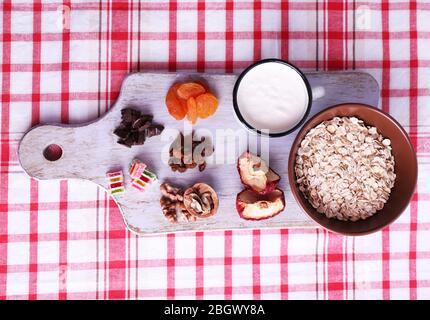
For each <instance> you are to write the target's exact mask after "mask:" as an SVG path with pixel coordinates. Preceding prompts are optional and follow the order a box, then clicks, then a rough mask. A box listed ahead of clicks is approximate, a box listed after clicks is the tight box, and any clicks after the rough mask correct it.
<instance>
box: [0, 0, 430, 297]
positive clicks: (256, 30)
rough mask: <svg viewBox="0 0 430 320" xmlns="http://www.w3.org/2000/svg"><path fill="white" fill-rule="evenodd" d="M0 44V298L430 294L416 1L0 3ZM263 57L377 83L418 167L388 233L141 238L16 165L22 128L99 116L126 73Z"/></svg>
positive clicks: (426, 13)
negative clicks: (350, 72) (359, 74)
mask: <svg viewBox="0 0 430 320" xmlns="http://www.w3.org/2000/svg"><path fill="white" fill-rule="evenodd" d="M0 45H1V47H0V61H1V74H0V87H1V111H0V118H1V128H0V133H1V149H0V157H1V173H0V298H1V299H116V298H119V299H123V298H125V299H136V298H140V299H152V298H162V299H164V298H169V299H171V298H178V299H179V298H185V299H201V298H207V299H231V298H233V299H235V298H236V299H302V298H304V299H382V298H383V299H424V298H427V299H429V298H430V183H429V182H428V181H429V179H430V89H429V84H430V3H429V2H428V1H411V2H409V1H390V2H389V3H388V1H382V3H381V2H380V1H377V0H375V1H359V0H354V1H352V0H349V1H348V0H345V1H323V0H319V1H318V0H309V1H307V0H302V1H276V0H274V1H269V0H267V1H217V0H207V1H193V0H189V1H144V0H140V1H121V2H120V1H104V0H103V1H102V0H100V1H83V0H79V1H78V0H76V1H71V2H70V1H64V2H54V1H43V2H41V1H34V2H32V1H29V0H19V1H18V0H16V1H12V2H11V1H9V0H2V1H1V2H0ZM266 57H281V58H284V59H287V60H290V61H291V62H293V63H295V64H297V65H298V66H299V67H302V68H304V69H308V70H343V69H357V70H364V71H366V72H369V73H371V74H372V75H373V76H374V77H375V78H376V79H377V80H378V82H379V84H380V86H381V100H380V105H379V107H380V108H382V109H383V110H384V111H388V112H389V113H390V114H392V115H393V116H394V117H395V118H396V119H397V120H399V121H400V123H401V124H402V125H403V126H404V127H405V128H406V130H407V131H408V132H409V134H410V137H411V140H412V142H413V144H414V146H415V148H416V150H417V154H418V161H419V179H418V186H417V190H416V193H415V194H414V197H413V200H412V202H411V204H410V206H409V207H408V209H407V210H406V212H405V213H404V214H403V215H402V216H401V218H400V219H398V221H396V222H395V223H394V224H392V225H391V226H390V227H389V228H386V229H385V230H383V231H382V232H378V233H375V234H372V235H369V236H365V237H357V238H353V237H342V236H338V235H334V234H331V233H328V232H326V231H324V230H322V229H289V230H287V229H285V230H276V229H275V230H261V231H259V230H256V231H223V232H196V233H186V234H169V235H162V236H149V237H137V236H135V235H133V234H131V233H130V232H128V231H126V229H125V227H124V223H123V221H122V218H121V215H120V213H119V211H118V209H117V207H116V205H115V204H114V202H113V201H112V200H110V199H109V197H108V196H107V195H106V193H105V192H103V191H102V190H101V189H100V188H98V187H97V186H95V185H93V184H91V183H89V182H85V181H74V180H70V181H39V182H38V181H36V180H33V179H30V178H29V177H28V176H26V174H24V172H23V171H22V169H21V168H20V166H19V163H18V159H17V155H16V151H17V145H18V142H19V139H20V138H21V137H22V135H23V133H24V132H25V131H26V130H28V129H29V128H30V127H31V126H33V125H35V124H37V123H47V122H60V121H61V122H67V123H80V122H83V121H86V120H89V119H95V118H97V117H99V116H100V115H101V114H103V113H104V112H106V110H107V109H108V108H109V107H110V106H111V105H112V103H113V102H114V101H115V99H116V97H117V95H118V91H119V87H120V84H121V81H122V79H123V78H124V76H125V75H126V74H127V73H129V72H130V71H136V70H149V69H156V70H171V71H174V70H183V69H191V70H198V71H205V70H218V71H225V72H234V71H240V70H241V69H243V68H244V67H245V66H247V65H248V64H250V63H251V62H252V61H255V60H258V59H261V58H266ZM287 211H288V209H287Z"/></svg>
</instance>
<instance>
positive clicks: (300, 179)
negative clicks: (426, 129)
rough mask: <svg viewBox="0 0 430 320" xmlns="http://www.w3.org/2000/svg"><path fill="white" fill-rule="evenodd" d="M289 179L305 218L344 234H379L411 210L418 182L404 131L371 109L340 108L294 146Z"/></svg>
mask: <svg viewBox="0 0 430 320" xmlns="http://www.w3.org/2000/svg"><path fill="white" fill-rule="evenodd" d="M288 175H289V182H290V187H291V190H292V193H293V195H294V197H295V199H296V200H297V202H298V203H299V205H300V206H301V207H302V209H303V210H304V211H305V213H306V214H307V215H308V216H309V217H310V218H311V219H313V220H314V221H315V222H317V223H318V224H319V225H321V226H322V227H324V228H326V229H328V230H330V231H333V232H336V233H339V234H344V235H365V234H369V233H372V232H375V231H378V230H380V229H382V228H384V227H386V226H387V225H389V224H390V223H392V222H393V221H394V220H396V219H397V218H398V217H399V216H400V215H401V214H402V212H403V211H404V210H405V209H406V208H407V206H408V204H409V202H410V200H411V198H412V195H413V193H414V189H415V185H416V181H417V159H416V154H415V151H414V148H413V146H412V143H411V141H410V140H409V137H408V135H407V133H406V132H405V131H404V129H403V128H402V126H401V125H400V124H399V123H398V122H397V121H396V120H394V119H393V118H392V117H391V116H389V115H388V114H386V113H384V112H382V111H380V110H378V109H376V108H374V107H371V106H367V105H362V104H342V105H337V106H334V107H330V108H328V109H326V110H324V111H322V112H320V113H318V114H316V115H315V116H314V117H312V118H311V119H310V120H309V121H307V123H306V124H305V125H304V126H303V127H302V129H301V130H300V132H299V133H298V134H297V137H296V139H295V140H294V142H293V145H292V147H291V151H290V156H289V162H288Z"/></svg>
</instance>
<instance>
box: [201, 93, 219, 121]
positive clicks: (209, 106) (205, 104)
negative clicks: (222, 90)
mask: <svg viewBox="0 0 430 320" xmlns="http://www.w3.org/2000/svg"><path fill="white" fill-rule="evenodd" d="M196 105H197V115H198V116H199V118H202V119H206V118H208V117H209V116H211V115H213V114H214V113H215V111H216V110H217V108H218V99H217V98H216V97H215V96H214V95H213V94H212V93H203V94H201V95H199V96H198V97H197V98H196Z"/></svg>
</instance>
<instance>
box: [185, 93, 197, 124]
mask: <svg viewBox="0 0 430 320" xmlns="http://www.w3.org/2000/svg"><path fill="white" fill-rule="evenodd" d="M187 108H188V112H187V119H188V121H189V122H190V123H191V124H195V123H196V122H197V104H196V99H194V98H193V97H191V98H189V99H188V100H187Z"/></svg>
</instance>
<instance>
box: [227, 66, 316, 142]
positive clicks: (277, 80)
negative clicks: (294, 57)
mask: <svg viewBox="0 0 430 320" xmlns="http://www.w3.org/2000/svg"><path fill="white" fill-rule="evenodd" d="M311 105H312V89H311V87H310V85H309V82H308V80H307V79H306V76H305V75H304V74H303V73H302V72H301V71H300V70H299V69H298V68H296V67H295V66H294V65H292V64H291V63H288V62H286V61H284V60H280V59H265V60H261V61H258V62H256V63H254V64H252V65H251V66H249V67H248V68H246V69H245V70H244V71H243V72H242V73H241V74H240V76H239V78H238V79H237V81H236V84H235V86H234V89H233V107H234V111H235V113H236V116H237V117H238V119H239V121H240V122H241V123H242V124H244V125H245V126H246V127H247V128H248V129H250V130H252V131H253V132H256V133H258V134H261V135H268V136H270V137H281V136H285V135H287V134H289V133H291V132H293V131H294V130H296V129H297V128H299V127H300V126H301V125H302V124H303V123H304V121H305V120H306V117H307V116H308V114H309V112H310V109H311Z"/></svg>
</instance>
